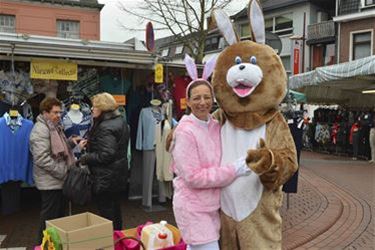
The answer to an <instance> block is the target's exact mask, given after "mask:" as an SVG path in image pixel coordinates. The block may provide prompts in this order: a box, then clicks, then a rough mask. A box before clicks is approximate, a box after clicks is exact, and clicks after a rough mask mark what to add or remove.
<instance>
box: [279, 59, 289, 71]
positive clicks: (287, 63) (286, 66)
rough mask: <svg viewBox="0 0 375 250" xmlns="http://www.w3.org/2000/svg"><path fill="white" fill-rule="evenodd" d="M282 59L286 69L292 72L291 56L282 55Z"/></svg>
mask: <svg viewBox="0 0 375 250" xmlns="http://www.w3.org/2000/svg"><path fill="white" fill-rule="evenodd" d="M280 59H281V62H282V63H283V65H284V68H285V71H287V72H290V67H291V62H290V56H281V57H280Z"/></svg>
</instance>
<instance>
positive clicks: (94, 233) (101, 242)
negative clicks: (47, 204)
mask: <svg viewBox="0 0 375 250" xmlns="http://www.w3.org/2000/svg"><path fill="white" fill-rule="evenodd" d="M46 227H47V228H48V227H55V228H56V230H57V232H58V234H59V235H60V238H61V243H62V245H63V249H64V250H72V249H77V250H78V249H80V250H84V249H113V225H112V221H110V220H107V219H105V218H103V217H100V216H98V215H95V214H93V213H89V212H86V213H82V214H77V215H72V216H67V217H63V218H59V219H54V220H48V221H46Z"/></svg>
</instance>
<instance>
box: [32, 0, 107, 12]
mask: <svg viewBox="0 0 375 250" xmlns="http://www.w3.org/2000/svg"><path fill="white" fill-rule="evenodd" d="M27 1H29V2H39V3H52V4H61V5H66V6H76V7H88V8H95V9H99V10H101V9H102V8H103V7H104V4H100V3H98V1H97V0H78V1H77V0H27Z"/></svg>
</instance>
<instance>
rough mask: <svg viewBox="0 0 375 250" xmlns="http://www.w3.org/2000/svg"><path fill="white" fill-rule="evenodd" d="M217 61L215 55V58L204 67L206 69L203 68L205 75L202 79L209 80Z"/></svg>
mask: <svg viewBox="0 0 375 250" xmlns="http://www.w3.org/2000/svg"><path fill="white" fill-rule="evenodd" d="M216 59H217V55H214V56H213V57H211V58H210V59H209V60H208V61H207V62H206V64H205V65H204V68H203V74H202V78H203V79H205V80H207V78H208V77H209V76H210V75H211V74H212V72H213V71H214V68H215V65H216Z"/></svg>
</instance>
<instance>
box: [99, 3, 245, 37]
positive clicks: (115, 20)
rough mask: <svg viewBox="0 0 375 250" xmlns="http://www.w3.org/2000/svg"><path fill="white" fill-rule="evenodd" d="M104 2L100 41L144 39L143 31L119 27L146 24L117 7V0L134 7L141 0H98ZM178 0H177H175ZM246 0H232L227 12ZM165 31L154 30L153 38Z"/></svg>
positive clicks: (164, 34) (166, 34)
mask: <svg viewBox="0 0 375 250" xmlns="http://www.w3.org/2000/svg"><path fill="white" fill-rule="evenodd" d="M98 1H99V3H102V4H105V5H104V8H103V9H102V10H101V14H100V17H101V24H100V33H101V34H100V35H101V40H102V41H112V42H124V41H126V40H128V39H130V38H132V37H137V38H138V39H140V40H145V38H144V37H145V34H144V31H129V30H124V29H123V28H121V27H120V25H119V23H124V24H126V26H128V27H145V26H146V24H145V23H144V24H142V23H139V21H138V20H137V18H136V17H133V16H129V15H128V14H126V13H125V12H123V11H121V10H120V9H119V7H118V5H119V2H122V3H123V4H125V5H127V6H129V7H136V6H137V4H138V3H139V2H142V0H98ZM177 1H178V0H177ZM247 2H248V0H233V1H232V3H231V6H230V8H229V9H228V14H229V15H232V14H234V13H236V12H237V11H239V10H241V9H243V8H244V7H245V6H246V3H247ZM168 35H169V33H167V32H165V31H156V32H155V38H160V37H165V36H168Z"/></svg>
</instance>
